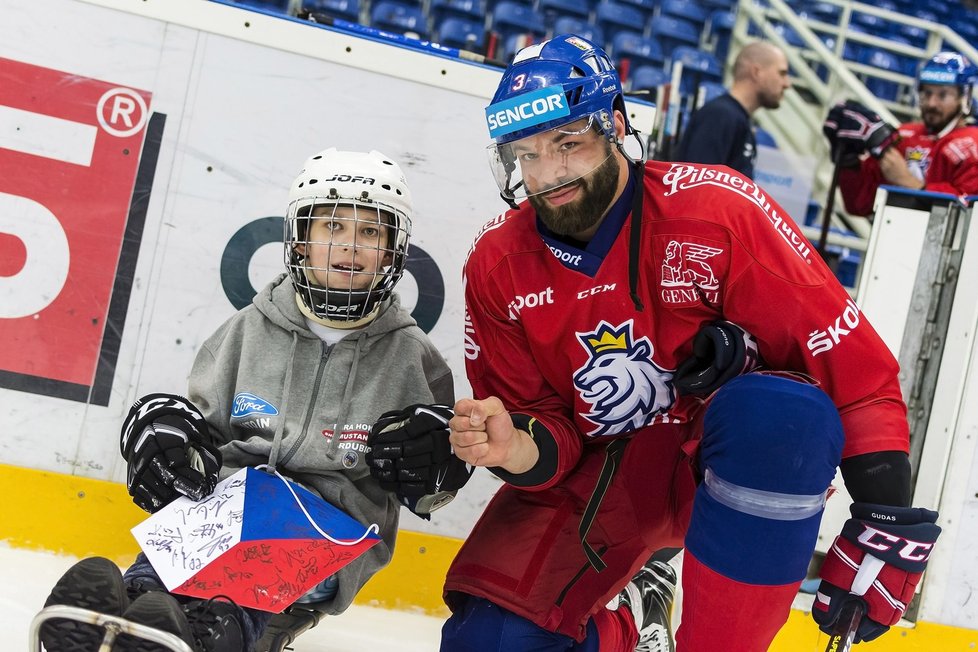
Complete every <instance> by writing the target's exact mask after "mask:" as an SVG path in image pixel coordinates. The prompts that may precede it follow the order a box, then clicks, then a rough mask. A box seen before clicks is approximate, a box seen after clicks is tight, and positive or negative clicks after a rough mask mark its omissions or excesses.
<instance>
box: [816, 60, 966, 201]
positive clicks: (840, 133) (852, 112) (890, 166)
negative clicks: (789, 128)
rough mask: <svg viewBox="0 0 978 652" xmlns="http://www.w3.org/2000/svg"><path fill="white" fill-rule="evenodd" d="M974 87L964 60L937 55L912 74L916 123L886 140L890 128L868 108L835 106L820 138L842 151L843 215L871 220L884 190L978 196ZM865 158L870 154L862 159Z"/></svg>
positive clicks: (850, 105) (840, 183)
mask: <svg viewBox="0 0 978 652" xmlns="http://www.w3.org/2000/svg"><path fill="white" fill-rule="evenodd" d="M976 82H978V68H976V67H975V65H974V64H973V63H972V62H971V61H969V60H968V59H967V58H965V57H964V56H962V55H960V54H958V53H957V52H941V53H938V54H936V55H934V56H933V57H932V58H931V59H929V60H928V61H926V62H925V63H924V64H923V65H922V66H921V67H920V72H919V73H918V75H917V103H918V107H919V108H920V117H921V121H920V122H908V123H906V124H902V125H900V127H899V128H898V129H897V130H896V133H893V134H892V136H890V137H885V136H884V135H888V134H889V133H890V132H893V131H894V130H893V128H892V127H891V126H889V125H887V124H886V123H884V122H883V121H882V119H881V118H880V116H879V115H877V114H876V113H875V112H873V111H871V110H869V109H867V108H866V107H863V106H862V105H860V104H858V103H855V102H847V103H845V104H841V105H838V106H836V107H834V108H833V109H832V110H831V111H830V112H829V116H828V118H827V120H826V122H825V125H824V126H823V131H824V132H825V134H826V136H827V137H828V138H829V142H830V143H832V145H833V150H835V149H836V148H842V149H843V154H844V156H843V157H842V160H841V165H842V169H841V170H840V171H839V190H840V191H841V192H842V199H843V201H844V202H845V206H846V210H847V211H849V212H850V213H852V214H853V215H870V214H871V213H872V211H873V201H874V199H875V197H876V190H877V188H879V186H880V185H883V184H885V185H891V186H901V187H903V188H912V189H914V190H927V191H930V192H944V193H950V194H953V195H959V196H964V195H975V194H978V127H976V126H975V123H974V116H973V115H972V110H973V107H974V96H973V92H974V90H975V83H976ZM877 140H879V141H880V142H879V143H877V142H875V141H877ZM891 145H892V146H891ZM863 152H868V153H869V154H870V155H866V156H862V157H861V158H860V157H859V156H858V155H860V154H862V153H863Z"/></svg>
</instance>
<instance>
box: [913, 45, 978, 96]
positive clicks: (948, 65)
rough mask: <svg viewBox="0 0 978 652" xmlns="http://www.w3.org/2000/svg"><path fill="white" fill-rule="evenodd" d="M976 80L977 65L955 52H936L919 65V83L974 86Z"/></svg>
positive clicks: (977, 76)
mask: <svg viewBox="0 0 978 652" xmlns="http://www.w3.org/2000/svg"><path fill="white" fill-rule="evenodd" d="M976 81H978V67H975V64H973V63H971V61H969V60H968V59H967V57H965V56H964V55H961V54H958V53H957V52H938V53H937V54H935V55H934V56H933V57H931V58H930V59H928V60H927V61H926V62H924V64H923V65H922V66H921V67H920V72H919V73H918V74H917V83H918V85H919V84H937V85H941V86H959V87H962V88H964V87H966V86H974V84H975V82H976Z"/></svg>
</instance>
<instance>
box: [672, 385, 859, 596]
mask: <svg viewBox="0 0 978 652" xmlns="http://www.w3.org/2000/svg"><path fill="white" fill-rule="evenodd" d="M844 440H845V436H844V434H843V431H842V422H841V421H840V419H839V413H838V410H837V409H836V407H835V405H833V404H832V401H831V399H829V397H828V396H827V395H826V394H825V393H824V392H823V391H821V390H820V389H818V388H817V387H814V386H812V385H808V384H805V383H801V382H797V381H793V380H789V379H787V378H781V377H778V376H765V375H758V374H750V375H747V376H740V377H737V378H734V379H733V380H731V381H730V382H728V383H727V384H726V385H724V386H723V388H722V389H721V390H720V391H719V392H717V395H716V396H715V397H714V398H713V400H712V402H711V404H710V407H709V408H708V409H707V412H706V414H705V415H704V422H703V439H702V442H701V444H700V469H701V471H702V472H703V474H704V480H703V482H702V483H701V484H700V486H699V487H698V488H697V490H696V498H695V500H694V502H693V515H692V519H691V520H690V524H689V531H688V532H687V534H686V547H687V549H688V550H689V551H690V552H691V553H692V554H694V555H695V556H696V558H697V559H699V560H700V561H701V562H703V563H704V564H706V565H707V566H708V567H710V568H712V569H713V570H715V571H717V572H718V573H721V574H723V575H725V576H727V577H729V578H731V579H734V580H736V581H739V582H745V583H748V584H761V585H780V584H788V583H791V582H796V581H798V580H800V579H802V578H804V577H805V572H806V570H807V568H808V563H809V561H810V560H811V555H812V551H813V550H814V547H815V541H816V539H817V537H818V526H819V522H820V521H821V518H822V511H823V508H824V502H825V494H826V490H827V489H828V487H829V485H830V484H831V483H832V479H833V478H834V477H835V469H836V467H837V466H838V464H839V461H840V459H841V456H842V445H843V442H844Z"/></svg>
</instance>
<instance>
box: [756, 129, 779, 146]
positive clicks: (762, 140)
mask: <svg viewBox="0 0 978 652" xmlns="http://www.w3.org/2000/svg"><path fill="white" fill-rule="evenodd" d="M754 139H755V140H756V141H757V144H758V145H764V146H766V147H775V148H777V146H778V143H777V141H776V140H774V136H773V135H772V134H771V132H770V131H767V130H765V129H761V128H760V127H757V128H756V129H755V130H754Z"/></svg>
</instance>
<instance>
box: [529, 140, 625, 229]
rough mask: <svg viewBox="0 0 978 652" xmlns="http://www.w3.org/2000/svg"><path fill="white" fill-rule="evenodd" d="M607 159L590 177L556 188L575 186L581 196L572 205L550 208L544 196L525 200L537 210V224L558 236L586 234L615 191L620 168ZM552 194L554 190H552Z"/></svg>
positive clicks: (607, 205)
mask: <svg viewBox="0 0 978 652" xmlns="http://www.w3.org/2000/svg"><path fill="white" fill-rule="evenodd" d="M608 154H609V155H608V158H607V159H605V161H604V163H602V164H601V165H599V166H598V167H597V168H595V169H594V171H593V172H591V173H590V174H586V175H584V176H583V177H581V178H580V179H578V180H576V181H573V182H571V183H568V184H565V185H564V186H559V187H561V188H566V187H567V186H572V185H575V184H576V185H578V186H580V188H581V192H580V196H579V197H578V198H576V199H575V200H574V201H572V202H570V203H567V204H563V205H561V206H551V205H550V204H549V203H547V200H546V199H544V198H543V194H537V195H530V196H529V197H528V199H529V200H530V204H531V205H532V206H533V208H535V209H536V211H537V215H538V216H539V217H540V221H542V222H543V223H544V225H546V227H547V228H548V229H550V230H551V231H553V232H554V233H556V234H557V235H570V236H573V235H575V234H577V233H581V232H582V231H587V230H588V229H590V228H591V227H592V226H594V225H595V224H597V223H598V221H599V220H600V219H601V218H602V217H603V216H604V213H605V211H607V210H608V207H609V206H611V201H612V200H613V199H614V198H615V191H616V190H617V189H618V172H619V169H620V166H619V164H618V159H617V157H615V156H613V155H612V152H611V151H610V148H609V152H608ZM551 190H554V189H553V188H551Z"/></svg>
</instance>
